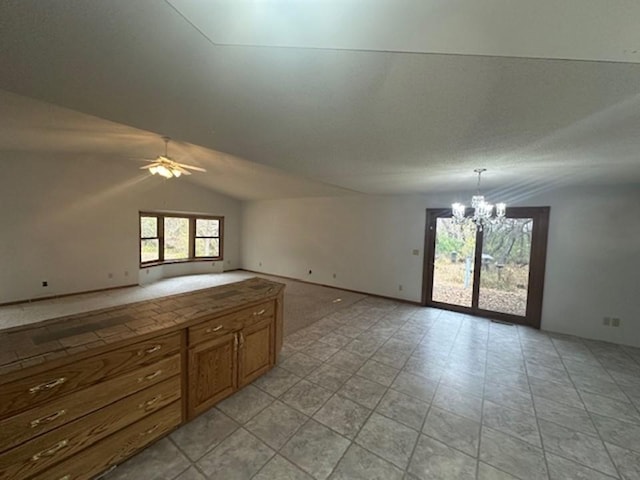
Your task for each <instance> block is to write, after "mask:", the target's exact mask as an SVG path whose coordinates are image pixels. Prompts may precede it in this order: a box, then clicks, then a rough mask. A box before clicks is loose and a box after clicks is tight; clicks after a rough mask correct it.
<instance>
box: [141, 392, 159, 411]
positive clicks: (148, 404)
mask: <svg viewBox="0 0 640 480" xmlns="http://www.w3.org/2000/svg"><path fill="white" fill-rule="evenodd" d="M160 400H162V395H157V396H155V397H153V398H152V399H151V400H148V401H146V402H142V403H141V404H140V405H138V408H144V409H145V410H146V409H147V408H151V407H153V405H154V404H156V403H158V401H160Z"/></svg>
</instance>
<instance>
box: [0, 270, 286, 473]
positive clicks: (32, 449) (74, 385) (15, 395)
mask: <svg viewBox="0 0 640 480" xmlns="http://www.w3.org/2000/svg"><path fill="white" fill-rule="evenodd" d="M254 280H255V281H253V282H251V283H249V284H246V288H250V289H252V290H253V291H251V292H250V295H249V297H248V298H252V299H253V300H252V301H251V302H244V303H242V302H240V301H238V302H237V304H235V305H232V308H231V307H230V308H228V309H226V310H223V311H222V312H223V313H220V314H217V315H209V316H206V315H203V316H202V317H200V318H195V319H191V318H189V320H185V321H184V323H183V324H181V323H180V322H179V321H176V322H175V325H173V326H171V327H169V328H164V329H160V330H158V331H155V332H145V334H141V337H143V338H135V336H134V337H132V338H123V340H122V341H118V342H112V343H111V344H110V346H109V348H102V349H99V350H96V351H95V353H94V354H93V355H91V354H89V355H88V354H87V352H86V351H82V350H81V352H82V353H79V354H78V355H77V356H74V355H71V356H69V357H68V358H67V361H65V362H56V361H55V360H53V361H52V363H51V364H48V363H46V362H45V363H43V364H40V365H37V366H35V367H33V368H27V369H24V370H23V371H21V372H18V373H9V374H8V375H1V374H0V478H3V479H4V478H7V479H11V480H45V479H46V480H89V479H92V478H94V477H95V476H97V475H99V474H101V473H103V472H104V471H105V470H107V469H109V468H112V467H114V466H116V465H118V464H120V463H122V462H123V461H125V460H126V459H127V458H129V457H130V456H132V455H134V454H135V453H137V452H139V451H140V450H142V449H143V448H145V447H146V446H148V445H150V444H151V443H153V442H154V441H156V440H158V439H159V438H161V437H163V436H165V435H167V434H168V433H170V432H171V431H172V430H174V429H175V428H177V427H178V426H180V425H181V424H183V423H185V422H186V421H188V420H190V419H192V418H194V417H195V416H197V415H199V414H201V413H203V412H204V411H206V410H208V409H210V408H211V407H213V406H214V405H215V404H216V403H218V402H219V401H221V400H223V399H224V398H226V397H228V396H229V395H231V394H233V393H234V392H235V391H237V390H238V389H239V388H242V387H243V386H245V385H247V384H248V383H250V382H252V381H253V380H255V379H256V378H257V377H259V376H260V375H262V374H264V373H266V372H267V371H268V370H269V369H271V368H272V367H273V366H274V365H275V362H276V359H277V354H278V351H279V349H280V346H281V345H282V318H281V315H282V299H283V292H282V290H283V286H280V287H278V284H274V283H273V282H268V281H266V280H265V281H261V280H258V279H254ZM258 287H259V288H260V289H263V290H264V292H265V294H264V295H258V294H256V291H257V289H258ZM276 287H277V289H276ZM227 290H229V287H227ZM231 291H232V292H235V293H237V292H240V293H241V292H242V291H241V290H240V287H238V290H231ZM208 294H209V298H211V297H212V298H228V296H226V295H225V296H222V295H221V294H220V293H216V292H208ZM198 295H199V294H198V293H197V292H196V293H194V294H192V296H191V297H188V298H190V299H191V300H192V301H193V302H194V307H190V305H189V304H188V302H187V301H186V300H185V299H184V298H183V299H182V301H181V302H175V308H176V312H186V313H185V314H187V315H188V314H189V313H188V312H196V313H199V312H201V311H206V310H199V309H197V308H195V307H196V306H198V305H201V303H200V304H199V303H198V302H199V301H202V294H200V295H201V296H200V297H198ZM206 298H207V297H205V299H206ZM240 298H242V296H241V295H240ZM244 298H247V297H246V296H245V297H244ZM154 302H157V300H155V301H154ZM151 303H153V302H149V304H151ZM149 304H147V305H145V303H144V302H143V303H142V304H141V305H137V308H138V309H139V310H140V311H147V310H148V308H153V306H155V305H156V303H154V304H153V305H149ZM147 307H148V308H147ZM200 308H202V307H201V306H200ZM166 313H171V312H166ZM176 315H177V313H176ZM34 341H36V342H37V341H40V340H39V339H38V338H36V339H35V340H34Z"/></svg>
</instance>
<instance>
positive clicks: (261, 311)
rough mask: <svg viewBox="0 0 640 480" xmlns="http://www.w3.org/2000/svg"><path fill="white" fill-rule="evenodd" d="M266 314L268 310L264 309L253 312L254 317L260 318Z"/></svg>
mask: <svg viewBox="0 0 640 480" xmlns="http://www.w3.org/2000/svg"><path fill="white" fill-rule="evenodd" d="M264 312H266V310H265V309H264V308H263V309H262V310H260V311H259V312H253V316H254V317H259V316H260V315H264Z"/></svg>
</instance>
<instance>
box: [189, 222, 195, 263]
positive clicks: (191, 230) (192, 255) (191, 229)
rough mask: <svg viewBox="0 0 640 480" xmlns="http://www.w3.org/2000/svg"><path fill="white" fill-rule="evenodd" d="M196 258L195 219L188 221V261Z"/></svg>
mask: <svg viewBox="0 0 640 480" xmlns="http://www.w3.org/2000/svg"><path fill="white" fill-rule="evenodd" d="M194 258H196V219H195V217H191V218H190V219H189V259H190V260H193V259H194Z"/></svg>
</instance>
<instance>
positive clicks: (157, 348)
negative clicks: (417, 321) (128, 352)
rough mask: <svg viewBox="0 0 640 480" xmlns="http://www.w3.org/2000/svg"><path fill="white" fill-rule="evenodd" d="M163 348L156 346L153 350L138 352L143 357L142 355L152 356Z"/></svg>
mask: <svg viewBox="0 0 640 480" xmlns="http://www.w3.org/2000/svg"><path fill="white" fill-rule="evenodd" d="M161 348H162V345H154V346H153V347H151V348H148V349H146V350H140V351H139V352H138V355H140V356H142V355H150V354H152V353H154V352H157V351H158V350H160V349H161Z"/></svg>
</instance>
